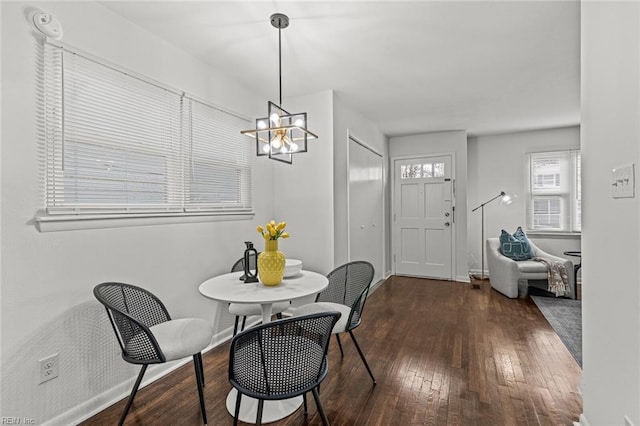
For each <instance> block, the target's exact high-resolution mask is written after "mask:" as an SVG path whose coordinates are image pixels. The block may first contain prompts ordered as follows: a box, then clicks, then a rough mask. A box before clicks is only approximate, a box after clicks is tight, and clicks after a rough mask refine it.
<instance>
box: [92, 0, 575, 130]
mask: <svg viewBox="0 0 640 426" xmlns="http://www.w3.org/2000/svg"><path fill="white" fill-rule="evenodd" d="M102 4H103V5H104V6H106V7H108V8H110V9H111V10H113V11H115V12H116V13H118V14H120V15H122V16H124V17H126V18H127V19H129V20H131V21H133V22H135V23H137V24H138V25H140V26H141V27H143V28H145V29H147V30H148V31H150V32H152V33H155V34H157V35H158V36H160V37H162V38H164V39H166V40H168V41H169V42H171V43H172V44H174V45H176V46H177V47H179V48H181V49H182V50H185V51H187V52H190V53H191V54H193V55H195V56H197V57H199V58H201V59H202V60H203V61H205V62H207V63H209V64H211V65H212V66H213V67H215V68H217V69H220V70H221V71H223V72H225V73H227V74H228V75H231V76H233V77H234V78H235V79H237V80H238V81H239V82H240V83H241V84H243V85H245V86H247V87H249V88H251V89H253V90H255V91H256V92H258V93H261V94H264V96H265V98H266V99H265V100H267V99H269V100H273V101H277V100H278V99H277V97H278V31H277V30H276V29H275V28H273V27H272V26H271V23H270V22H269V17H270V15H271V14H272V13H274V12H281V13H285V14H287V15H288V16H289V18H290V26H289V28H287V29H285V30H283V32H282V67H283V96H284V98H286V97H288V96H297V95H304V94H310V93H315V92H319V91H323V90H328V89H333V90H334V91H335V92H336V94H337V95H338V96H339V97H340V98H341V99H342V100H344V102H345V103H347V104H348V105H351V106H352V107H354V108H355V109H357V110H358V111H360V112H361V113H362V114H363V115H364V116H366V117H368V118H369V119H371V120H372V121H374V122H376V123H377V124H378V126H379V127H380V129H381V131H382V132H384V133H385V134H387V135H389V136H397V135H406V134H415V133H422V132H433V131H442V130H461V129H462V130H467V131H468V132H469V133H470V134H472V135H481V134H489V133H500V132H507V131H517V130H529V129H538V128H548V127H559V126H566V125H575V124H578V123H579V119H580V75H579V73H580V3H579V1H550V2H545V1H537V0H536V1H513V2H505V1H486V2H485V1H467V2H461V1H447V2H444V1H412V2H400V1H377V2H371V1H370V2H359V1H340V2H328V1H297V2H292V1H288V2H285V1H235V2H220V1H202V2H195V1H124V2H119V1H105V2H102ZM284 106H285V107H286V105H284Z"/></svg>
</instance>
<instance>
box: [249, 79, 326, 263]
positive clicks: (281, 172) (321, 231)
mask: <svg viewBox="0 0 640 426" xmlns="http://www.w3.org/2000/svg"><path fill="white" fill-rule="evenodd" d="M332 98H333V94H332V92H331V91H325V92H320V93H315V94H311V95H307V96H299V97H292V98H287V99H285V100H284V102H283V108H284V109H285V110H287V111H289V112H292V113H295V112H306V113H307V117H308V124H307V125H308V127H309V130H311V131H312V132H314V133H315V134H317V135H318V139H312V140H309V141H308V142H307V143H308V147H307V149H308V152H307V153H300V154H296V155H294V156H293V163H292V164H285V163H281V162H278V161H274V160H269V159H267V158H266V157H260V159H259V160H258V161H261V160H262V161H265V162H270V163H274V165H273V195H272V197H273V204H274V206H273V208H274V218H273V219H274V220H276V221H285V222H287V230H288V231H289V233H290V234H291V238H289V239H287V240H283V241H281V242H280V243H279V246H280V251H282V252H283V253H284V254H285V255H286V256H288V257H292V258H298V259H301V260H302V261H303V262H304V268H305V269H308V270H311V271H316V272H319V273H321V274H326V273H328V272H329V271H331V270H332V269H333V250H334V249H333V232H332V230H333V226H334V225H333V185H332V175H333V130H332V129H333V117H332V112H331V111H332ZM262 219H264V220H263V222H265V223H266V222H267V221H268V220H269V219H270V218H268V217H266V218H262ZM258 247H260V246H258Z"/></svg>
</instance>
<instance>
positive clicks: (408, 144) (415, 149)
mask: <svg viewBox="0 0 640 426" xmlns="http://www.w3.org/2000/svg"><path fill="white" fill-rule="evenodd" d="M442 153H454V154H455V163H456V165H455V169H456V170H455V176H454V178H455V180H456V181H455V185H456V227H455V242H456V253H455V257H456V259H455V262H456V263H455V277H454V279H455V280H456V281H462V282H469V270H468V268H467V214H468V212H467V210H468V208H467V132H465V131H463V130H455V131H450V132H439V133H425V134H420V135H412V136H402V137H394V138H391V139H390V140H389V157H390V159H391V160H392V161H393V159H394V158H396V157H407V156H420V155H432V154H442ZM389 168H390V170H391V172H390V175H391V174H393V170H392V168H393V164H391V166H390V167H389ZM389 184H390V185H393V182H391V181H390V182H389Z"/></svg>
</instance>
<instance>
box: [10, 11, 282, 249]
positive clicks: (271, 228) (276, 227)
mask: <svg viewBox="0 0 640 426" xmlns="http://www.w3.org/2000/svg"><path fill="white" fill-rule="evenodd" d="M0 1H1V0H0ZM286 226H287V222H277V223H276V221H275V220H270V221H269V222H267V224H266V225H264V226H258V227H256V230H257V231H258V233H259V234H260V235H262V238H264V239H265V240H271V241H274V240H277V239H278V238H281V237H282V238H289V233H288V232H284V228H286Z"/></svg>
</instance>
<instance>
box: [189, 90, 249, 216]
mask: <svg viewBox="0 0 640 426" xmlns="http://www.w3.org/2000/svg"><path fill="white" fill-rule="evenodd" d="M185 107H186V108H187V109H188V115H189V118H190V119H189V120H188V125H189V134H190V138H189V141H190V144H189V155H188V159H189V162H188V164H187V172H188V173H187V179H185V195H186V209H187V210H188V211H200V210H203V209H204V210H220V211H227V212H228V211H250V210H251V163H250V159H249V155H250V152H249V150H247V149H237V146H238V145H239V144H245V145H249V144H246V141H245V140H242V139H241V137H242V135H241V134H240V132H239V131H238V128H241V127H242V126H243V125H244V126H246V122H245V121H243V120H242V119H240V118H238V117H236V116H233V115H231V114H228V113H226V112H223V111H220V110H219V109H217V108H214V107H211V106H209V105H206V104H203V103H201V102H198V101H196V100H194V99H189V100H188V102H187V103H186V104H185Z"/></svg>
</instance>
